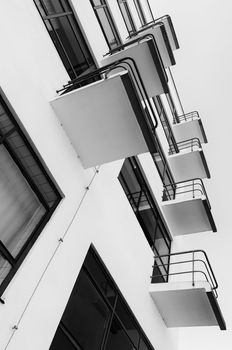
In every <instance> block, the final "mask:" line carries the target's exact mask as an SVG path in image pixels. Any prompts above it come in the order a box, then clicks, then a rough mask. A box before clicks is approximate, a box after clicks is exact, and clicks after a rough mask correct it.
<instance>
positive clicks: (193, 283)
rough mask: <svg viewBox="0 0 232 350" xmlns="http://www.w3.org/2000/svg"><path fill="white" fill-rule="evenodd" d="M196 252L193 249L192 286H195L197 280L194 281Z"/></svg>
mask: <svg viewBox="0 0 232 350" xmlns="http://www.w3.org/2000/svg"><path fill="white" fill-rule="evenodd" d="M194 254H195V252H194V251H193V261H192V286H193V287H194V286H195V281H194V264H195V261H194Z"/></svg>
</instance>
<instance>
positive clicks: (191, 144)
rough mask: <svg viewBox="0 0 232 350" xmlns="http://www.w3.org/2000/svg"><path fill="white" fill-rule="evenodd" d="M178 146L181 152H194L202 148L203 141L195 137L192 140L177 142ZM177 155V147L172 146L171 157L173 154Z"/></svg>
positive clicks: (170, 149)
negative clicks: (188, 150)
mask: <svg viewBox="0 0 232 350" xmlns="http://www.w3.org/2000/svg"><path fill="white" fill-rule="evenodd" d="M176 144H177V147H178V150H179V151H181V150H187V149H190V150H191V151H194V150H195V149H196V148H197V149H201V148H202V146H201V141H200V139H199V138H198V137H193V138H192V139H188V140H184V141H180V142H177V143H176ZM175 153H176V149H175V147H174V146H173V145H170V148H169V152H168V154H169V155H171V154H175Z"/></svg>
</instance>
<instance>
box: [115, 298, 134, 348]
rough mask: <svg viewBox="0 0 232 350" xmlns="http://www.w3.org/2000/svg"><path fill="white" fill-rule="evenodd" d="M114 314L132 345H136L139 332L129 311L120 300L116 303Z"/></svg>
mask: <svg viewBox="0 0 232 350" xmlns="http://www.w3.org/2000/svg"><path fill="white" fill-rule="evenodd" d="M116 314H117V316H118V318H119V319H120V321H121V323H122V324H123V326H124V328H125V330H126V332H127V334H128V336H129V337H130V339H131V341H132V342H133V344H134V345H136V346H137V345H138V342H139V332H138V329H137V326H136V324H135V322H134V320H133V318H132V317H131V315H130V311H129V310H128V308H127V307H126V306H125V305H124V303H123V302H122V301H121V300H118V301H117V306H116Z"/></svg>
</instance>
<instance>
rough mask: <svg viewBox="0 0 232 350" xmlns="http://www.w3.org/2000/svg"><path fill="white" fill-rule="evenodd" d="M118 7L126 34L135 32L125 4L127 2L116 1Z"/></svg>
mask: <svg viewBox="0 0 232 350" xmlns="http://www.w3.org/2000/svg"><path fill="white" fill-rule="evenodd" d="M118 5H119V8H120V11H121V14H122V17H123V19H124V22H125V25H126V28H127V31H128V34H129V35H130V34H132V33H134V32H135V31H136V28H135V24H134V21H133V18H132V16H131V13H130V10H129V7H128V4H127V0H118Z"/></svg>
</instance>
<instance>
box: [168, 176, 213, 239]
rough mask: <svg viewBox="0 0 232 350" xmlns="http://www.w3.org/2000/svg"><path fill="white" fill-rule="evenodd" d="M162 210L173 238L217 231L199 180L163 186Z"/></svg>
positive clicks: (204, 190) (203, 188) (205, 194)
mask: <svg viewBox="0 0 232 350" xmlns="http://www.w3.org/2000/svg"><path fill="white" fill-rule="evenodd" d="M162 210H163V213H164V215H165V218H166V220H167V222H168V225H169V228H170V230H171V232H172V234H173V235H174V236H180V235H186V234H192V233H198V232H206V231H213V232H216V231H217V229H216V225H215V222H214V219H213V215H212V213H211V206H210V202H209V199H208V196H207V193H206V189H205V186H204V184H203V181H202V180H201V179H192V180H188V181H184V182H177V183H174V184H171V185H166V186H164V191H163V202H162Z"/></svg>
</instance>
